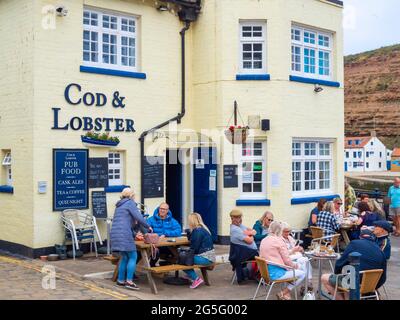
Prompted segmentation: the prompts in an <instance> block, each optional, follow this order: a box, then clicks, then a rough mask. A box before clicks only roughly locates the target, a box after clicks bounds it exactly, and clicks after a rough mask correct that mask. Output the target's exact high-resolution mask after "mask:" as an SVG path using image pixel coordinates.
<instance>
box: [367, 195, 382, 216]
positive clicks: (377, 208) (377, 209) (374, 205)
mask: <svg viewBox="0 0 400 320" xmlns="http://www.w3.org/2000/svg"><path fill="white" fill-rule="evenodd" d="M368 204H369V206H370V208H371V211H372V212H375V213H377V214H379V216H380V217H381V218H382V220H386V214H385V210H383V208H382V206H381V205H380V204H379V203H378V202H377V201H376V200H375V199H371V200H370V201H369V203H368Z"/></svg>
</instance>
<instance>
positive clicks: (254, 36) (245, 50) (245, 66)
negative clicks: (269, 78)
mask: <svg viewBox="0 0 400 320" xmlns="http://www.w3.org/2000/svg"><path fill="white" fill-rule="evenodd" d="M266 29H267V27H266V23H265V22H256V21H247V22H240V53H239V57H240V59H239V72H240V73H243V74H265V73H267V63H266V61H267V53H266V52H267V48H266Z"/></svg>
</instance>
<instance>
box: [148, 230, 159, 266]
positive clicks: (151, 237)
mask: <svg viewBox="0 0 400 320" xmlns="http://www.w3.org/2000/svg"><path fill="white" fill-rule="evenodd" d="M159 242H160V237H159V235H158V234H157V233H146V234H145V235H144V243H147V244H150V245H151V258H152V259H153V260H155V259H156V257H157V251H158V249H157V248H156V244H157V243H159Z"/></svg>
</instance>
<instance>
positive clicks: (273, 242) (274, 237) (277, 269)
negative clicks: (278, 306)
mask: <svg viewBox="0 0 400 320" xmlns="http://www.w3.org/2000/svg"><path fill="white" fill-rule="evenodd" d="M268 231H269V233H268V236H267V237H266V238H264V239H263V240H262V241H261V245H260V257H261V258H263V259H265V260H267V261H268V262H272V263H274V264H279V265H281V266H275V265H271V264H269V265H268V272H269V275H270V277H271V279H272V280H284V279H290V278H293V270H292V269H295V270H294V276H295V277H296V278H297V280H296V282H295V283H294V285H292V284H289V285H288V286H287V288H285V289H283V290H282V291H281V292H280V293H279V294H278V299H281V300H290V299H291V296H290V292H291V291H292V290H293V288H295V287H297V286H298V285H299V284H300V283H301V282H303V280H304V278H305V276H306V272H305V271H304V270H301V268H302V266H300V265H299V264H297V263H295V262H293V261H292V260H291V259H290V256H289V250H288V248H287V246H286V243H285V241H284V240H283V238H282V231H283V229H282V225H281V223H280V222H278V221H274V222H272V223H271V225H270V227H269V230H268Z"/></svg>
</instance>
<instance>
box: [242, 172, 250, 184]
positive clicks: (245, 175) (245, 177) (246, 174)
mask: <svg viewBox="0 0 400 320" xmlns="http://www.w3.org/2000/svg"><path fill="white" fill-rule="evenodd" d="M252 182H253V173H252V172H243V175H242V183H252Z"/></svg>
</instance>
